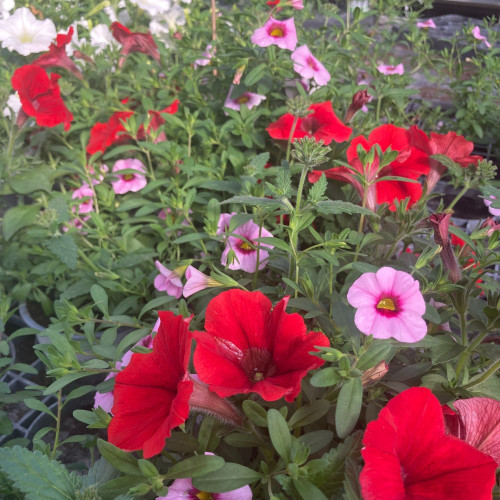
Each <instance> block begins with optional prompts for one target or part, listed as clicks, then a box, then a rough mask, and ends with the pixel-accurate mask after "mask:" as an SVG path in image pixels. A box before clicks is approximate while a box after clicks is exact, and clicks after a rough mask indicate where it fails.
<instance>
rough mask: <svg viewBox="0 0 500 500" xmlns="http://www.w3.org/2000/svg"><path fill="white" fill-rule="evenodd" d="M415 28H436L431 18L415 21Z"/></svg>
mask: <svg viewBox="0 0 500 500" xmlns="http://www.w3.org/2000/svg"><path fill="white" fill-rule="evenodd" d="M417 28H423V29H428V28H434V29H435V28H436V25H435V23H434V21H433V20H432V19H427V20H425V21H419V22H418V23H417Z"/></svg>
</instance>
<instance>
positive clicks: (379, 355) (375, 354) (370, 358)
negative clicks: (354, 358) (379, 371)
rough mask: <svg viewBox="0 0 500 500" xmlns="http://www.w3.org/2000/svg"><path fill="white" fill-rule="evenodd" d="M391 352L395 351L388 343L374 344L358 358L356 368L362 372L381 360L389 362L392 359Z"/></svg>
mask: <svg viewBox="0 0 500 500" xmlns="http://www.w3.org/2000/svg"><path fill="white" fill-rule="evenodd" d="M391 351H394V352H395V351H396V349H395V348H394V347H393V346H392V345H391V344H389V343H388V342H380V343H378V342H377V343H374V344H372V345H371V346H370V347H369V349H368V350H367V351H365V352H364V353H363V354H362V355H361V356H360V358H359V359H358V362H357V363H356V368H357V369H358V370H361V371H362V372H364V371H365V370H368V368H372V367H373V366H375V365H376V364H377V363H380V362H381V361H382V360H384V361H389V360H390V358H392V356H391Z"/></svg>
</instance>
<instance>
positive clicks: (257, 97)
mask: <svg viewBox="0 0 500 500" xmlns="http://www.w3.org/2000/svg"><path fill="white" fill-rule="evenodd" d="M265 98H266V96H265V95H261V94H254V93H252V92H243V94H241V95H240V96H239V97H236V98H235V99H233V98H232V97H231V91H229V94H228V95H227V97H226V101H225V102H224V107H225V108H229V109H234V110H236V111H239V110H240V108H241V105H242V104H245V105H246V107H247V108H248V109H252V108H253V107H255V106H258V105H259V104H260V103H261V102H262V101H263V100H264V99H265Z"/></svg>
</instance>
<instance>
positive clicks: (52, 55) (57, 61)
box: [32, 26, 83, 80]
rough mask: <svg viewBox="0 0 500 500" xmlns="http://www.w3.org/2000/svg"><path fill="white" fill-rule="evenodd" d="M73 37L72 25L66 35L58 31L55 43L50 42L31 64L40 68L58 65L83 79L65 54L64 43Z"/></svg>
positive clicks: (66, 43)
mask: <svg viewBox="0 0 500 500" xmlns="http://www.w3.org/2000/svg"><path fill="white" fill-rule="evenodd" d="M72 37H73V26H70V28H69V30H68V33H67V34H66V35H64V34H62V33H60V34H59V35H57V37H56V43H51V44H50V47H49V51H48V52H47V53H46V54H42V55H41V56H40V57H38V58H37V59H35V60H34V61H33V62H32V64H34V65H35V66H40V68H50V67H52V66H58V67H60V68H65V69H67V70H68V71H71V73H73V74H74V75H75V76H76V77H77V78H80V79H81V80H83V75H82V74H81V73H80V71H79V69H78V68H77V67H76V64H75V63H74V62H73V61H72V60H71V59H70V58H69V57H68V55H67V54H66V45H68V43H70V42H71V38H72Z"/></svg>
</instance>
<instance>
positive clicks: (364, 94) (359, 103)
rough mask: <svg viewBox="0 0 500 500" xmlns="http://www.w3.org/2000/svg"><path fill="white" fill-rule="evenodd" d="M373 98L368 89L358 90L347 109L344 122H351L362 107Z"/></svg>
mask: <svg viewBox="0 0 500 500" xmlns="http://www.w3.org/2000/svg"><path fill="white" fill-rule="evenodd" d="M372 99H373V96H371V95H370V94H369V93H368V91H367V90H358V91H357V92H356V93H355V94H354V95H353V96H352V101H351V105H350V106H349V108H348V109H347V111H346V114H345V117H344V123H349V122H350V121H351V120H352V118H353V116H354V115H355V114H356V113H357V112H358V111H359V110H360V109H361V110H362V109H363V108H364V107H365V105H366V104H367V103H369V102H370V101H371V100H372Z"/></svg>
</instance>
